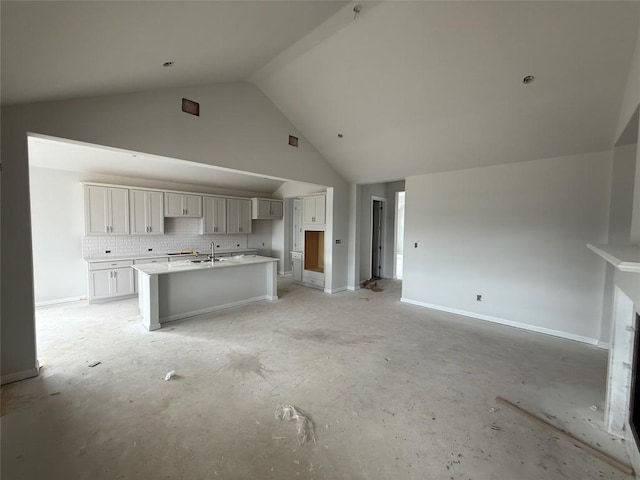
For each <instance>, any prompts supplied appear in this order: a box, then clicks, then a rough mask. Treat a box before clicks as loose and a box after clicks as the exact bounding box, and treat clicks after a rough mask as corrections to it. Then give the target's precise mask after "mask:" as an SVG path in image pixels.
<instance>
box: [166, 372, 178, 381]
mask: <svg viewBox="0 0 640 480" xmlns="http://www.w3.org/2000/svg"><path fill="white" fill-rule="evenodd" d="M175 375H176V371H175V370H171V371H170V372H167V374H166V375H165V376H164V379H165V381H169V380H171V379H172V378H173V377H175Z"/></svg>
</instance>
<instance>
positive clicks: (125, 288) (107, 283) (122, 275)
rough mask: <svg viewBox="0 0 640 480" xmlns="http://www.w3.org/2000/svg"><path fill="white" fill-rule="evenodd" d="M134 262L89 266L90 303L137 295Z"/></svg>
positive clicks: (98, 263)
mask: <svg viewBox="0 0 640 480" xmlns="http://www.w3.org/2000/svg"><path fill="white" fill-rule="evenodd" d="M131 265H133V261H132V260H124V261H116V262H95V263H90V264H89V302H94V301H99V300H108V299H111V298H119V297H126V296H130V295H135V294H136V283H135V279H134V276H133V273H134V272H133V269H132V268H131Z"/></svg>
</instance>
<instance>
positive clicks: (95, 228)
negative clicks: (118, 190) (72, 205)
mask: <svg viewBox="0 0 640 480" xmlns="http://www.w3.org/2000/svg"><path fill="white" fill-rule="evenodd" d="M107 193H108V189H107V187H94V186H89V185H87V186H85V187H84V233H85V235H105V234H106V233H108V230H107V226H108V224H107V213H108V207H107V197H108V195H107Z"/></svg>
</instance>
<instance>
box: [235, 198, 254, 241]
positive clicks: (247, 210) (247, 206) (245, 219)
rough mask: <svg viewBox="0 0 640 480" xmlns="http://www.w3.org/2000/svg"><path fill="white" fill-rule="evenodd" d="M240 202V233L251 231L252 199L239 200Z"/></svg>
mask: <svg viewBox="0 0 640 480" xmlns="http://www.w3.org/2000/svg"><path fill="white" fill-rule="evenodd" d="M238 202H239V203H240V207H239V208H240V222H239V224H240V233H251V200H238Z"/></svg>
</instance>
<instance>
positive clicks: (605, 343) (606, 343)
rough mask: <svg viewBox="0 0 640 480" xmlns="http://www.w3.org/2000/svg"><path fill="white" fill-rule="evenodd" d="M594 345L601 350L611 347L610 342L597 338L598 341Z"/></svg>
mask: <svg viewBox="0 0 640 480" xmlns="http://www.w3.org/2000/svg"><path fill="white" fill-rule="evenodd" d="M596 347H598V348H601V349H603V350H609V349H610V348H611V344H610V343H609V342H601V341H600V340H598V343H596Z"/></svg>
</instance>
